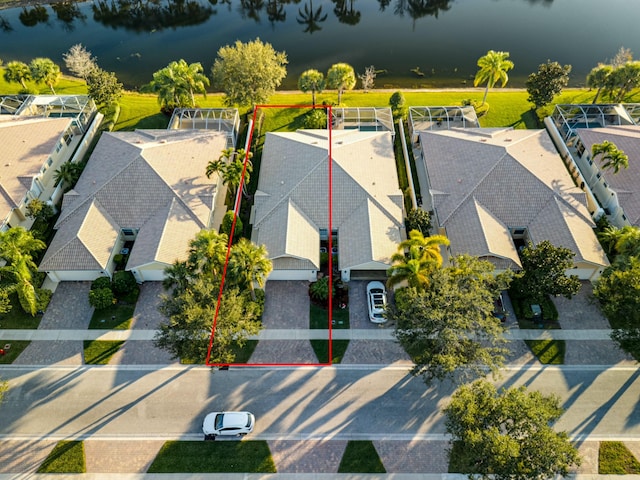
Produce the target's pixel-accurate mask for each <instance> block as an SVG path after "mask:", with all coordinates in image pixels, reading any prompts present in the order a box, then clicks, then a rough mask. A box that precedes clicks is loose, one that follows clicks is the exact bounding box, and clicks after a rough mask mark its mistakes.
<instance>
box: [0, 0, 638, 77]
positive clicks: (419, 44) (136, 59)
mask: <svg viewBox="0 0 640 480" xmlns="http://www.w3.org/2000/svg"><path fill="white" fill-rule="evenodd" d="M638 18H640V2H638V1H637V0H608V1H607V2H602V1H601V0H331V1H330V0H208V1H207V0H135V1H134V0H94V1H93V2H79V3H72V2H59V3H54V4H51V5H46V4H42V5H36V6H34V5H30V6H26V7H19V6H18V7H14V8H8V9H4V10H0V58H1V59H2V60H4V61H5V62H6V61H9V60H22V61H24V62H29V61H30V60H31V59H32V58H33V57H36V56H44V57H49V58H51V59H53V60H54V61H55V62H57V63H59V64H60V65H63V61H62V54H63V53H64V52H66V51H67V50H68V49H69V47H70V46H71V45H73V44H74V43H82V44H83V45H85V46H86V48H87V49H88V50H90V51H91V52H92V53H93V54H94V55H96V56H97V57H98V63H99V64H100V66H101V67H102V68H104V69H106V70H112V71H115V72H116V74H117V76H118V77H119V79H120V80H121V81H122V82H124V83H125V85H126V86H127V87H129V88H135V87H137V86H140V85H142V84H144V83H147V82H149V81H150V80H151V76H152V73H153V72H154V71H156V70H158V69H160V68H162V67H164V66H166V65H167V64H168V63H169V62H170V61H172V60H177V59H180V58H184V59H185V60H187V61H188V62H196V61H198V62H201V63H202V64H203V66H204V68H205V70H206V72H207V73H209V70H210V67H211V65H212V63H213V60H214V59H215V56H216V52H217V50H218V48H219V47H221V46H223V45H226V44H229V43H232V42H234V41H235V40H236V39H239V40H242V41H247V40H251V39H253V38H255V37H260V39H262V40H263V41H268V42H270V43H272V44H273V46H274V47H275V48H276V49H277V50H283V51H285V52H286V53H287V55H288V58H289V66H288V72H289V74H288V77H287V79H286V80H285V82H284V84H283V88H287V89H295V88H296V82H297V78H298V76H299V75H300V73H301V72H302V71H303V70H305V69H307V68H317V69H319V70H321V71H326V70H327V69H328V67H329V66H331V64H333V63H335V62H337V61H344V62H348V63H350V64H352V65H353V66H354V68H355V69H356V72H358V73H362V72H363V71H364V69H365V67H367V66H369V65H374V66H375V68H376V70H378V71H379V72H380V73H379V74H378V78H377V80H376V87H378V88H385V87H386V88H395V87H404V88H407V87H425V88H427V87H436V86H448V87H464V86H469V85H471V84H472V78H473V75H474V74H475V72H476V60H477V59H478V57H480V56H481V55H483V54H485V53H486V52H487V50H489V49H493V50H506V51H509V52H510V54H511V60H513V62H514V63H515V68H514V69H513V70H512V72H510V73H509V75H510V83H509V86H512V87H518V86H523V84H524V81H525V79H526V77H527V75H528V74H529V73H531V72H533V71H536V70H537V67H538V65H539V64H540V63H542V62H545V61H546V60H547V59H551V60H557V61H559V62H561V63H563V64H571V65H572V66H573V72H572V74H571V84H572V85H574V86H580V85H584V82H585V76H586V74H587V73H588V72H589V70H590V69H591V68H592V67H594V66H595V65H596V64H597V63H598V62H601V61H605V60H607V59H610V58H612V57H613V55H614V54H615V53H616V51H617V50H618V49H619V48H620V47H621V46H624V47H626V48H630V49H631V50H632V52H634V53H635V57H636V58H640V35H638V34H637V19H638Z"/></svg>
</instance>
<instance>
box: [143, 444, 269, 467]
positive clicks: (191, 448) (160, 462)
mask: <svg viewBox="0 0 640 480" xmlns="http://www.w3.org/2000/svg"><path fill="white" fill-rule="evenodd" d="M147 472H148V473H176V472H183V473H275V472H276V466H275V463H274V462H273V458H272V457H271V451H270V450H269V446H268V445H267V442H265V441H256V440H249V441H246V440H244V441H237V442H202V441H201V442H186V441H182V442H181V441H170V442H165V444H164V445H163V446H162V448H161V449H160V451H159V452H158V455H157V456H156V458H155V460H154V461H153V463H152V464H151V466H150V467H149V470H147Z"/></svg>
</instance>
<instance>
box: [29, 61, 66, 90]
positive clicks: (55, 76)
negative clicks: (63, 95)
mask: <svg viewBox="0 0 640 480" xmlns="http://www.w3.org/2000/svg"><path fill="white" fill-rule="evenodd" d="M29 69H30V70H31V78H33V80H34V81H35V82H36V83H44V84H45V85H46V86H48V87H49V89H50V90H51V93H52V94H53V95H55V94H56V91H55V90H54V89H53V87H55V86H56V85H57V84H58V82H59V81H60V76H61V75H62V74H61V73H60V67H59V66H58V65H56V64H55V63H53V60H51V59H50V58H42V57H38V58H34V59H33V60H31V63H30V64H29Z"/></svg>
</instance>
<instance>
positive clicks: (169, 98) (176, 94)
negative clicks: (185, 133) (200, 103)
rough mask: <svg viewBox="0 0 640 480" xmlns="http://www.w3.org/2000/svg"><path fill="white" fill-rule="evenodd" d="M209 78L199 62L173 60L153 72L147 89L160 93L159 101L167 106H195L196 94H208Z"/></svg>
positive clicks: (163, 105)
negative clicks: (188, 62) (190, 62)
mask: <svg viewBox="0 0 640 480" xmlns="http://www.w3.org/2000/svg"><path fill="white" fill-rule="evenodd" d="M208 86H209V79H208V78H207V76H206V75H205V74H204V69H203V68H202V64H200V63H199V62H196V63H192V64H187V62H186V61H184V60H182V59H181V60H178V61H177V62H176V61H174V62H171V63H170V64H169V65H167V66H166V67H164V68H162V69H160V70H158V71H157V72H155V73H154V74H153V80H152V81H151V82H150V83H149V84H148V85H147V87H146V88H145V89H146V90H148V91H150V92H153V93H157V94H158V103H159V104H160V105H161V106H162V107H166V108H181V107H194V106H195V104H196V100H195V94H196V93H201V94H203V95H204V96H205V97H206V95H207V91H206V87H208Z"/></svg>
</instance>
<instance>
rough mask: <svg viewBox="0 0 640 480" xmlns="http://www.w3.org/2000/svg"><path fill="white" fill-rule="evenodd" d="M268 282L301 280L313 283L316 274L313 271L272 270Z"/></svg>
mask: <svg viewBox="0 0 640 480" xmlns="http://www.w3.org/2000/svg"><path fill="white" fill-rule="evenodd" d="M268 280H303V281H306V282H314V281H315V280H316V272H315V271H314V270H273V271H272V272H271V273H270V274H269V278H268Z"/></svg>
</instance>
